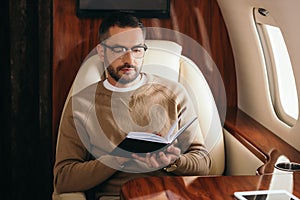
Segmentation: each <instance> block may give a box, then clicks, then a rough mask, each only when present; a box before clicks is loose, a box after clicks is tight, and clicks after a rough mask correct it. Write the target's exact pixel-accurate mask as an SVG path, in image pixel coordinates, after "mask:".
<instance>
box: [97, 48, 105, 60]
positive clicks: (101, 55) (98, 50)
mask: <svg viewBox="0 0 300 200" xmlns="http://www.w3.org/2000/svg"><path fill="white" fill-rule="evenodd" d="M97 53H98V56H99V58H100V60H101V62H104V48H103V46H102V45H101V44H98V45H97Z"/></svg>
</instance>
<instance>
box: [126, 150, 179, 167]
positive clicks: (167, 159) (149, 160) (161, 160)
mask: <svg viewBox="0 0 300 200" xmlns="http://www.w3.org/2000/svg"><path fill="white" fill-rule="evenodd" d="M180 154H181V150H180V149H179V148H178V147H175V146H173V145H171V146H169V147H168V148H167V149H166V150H165V151H161V152H159V153H147V154H146V156H145V157H140V156H138V155H137V154H132V157H133V158H135V159H137V160H139V161H142V162H144V163H146V164H147V165H148V166H149V167H150V168H162V167H165V166H167V165H169V164H172V163H173V162H175V161H176V160H177V159H178V158H179V156H180Z"/></svg>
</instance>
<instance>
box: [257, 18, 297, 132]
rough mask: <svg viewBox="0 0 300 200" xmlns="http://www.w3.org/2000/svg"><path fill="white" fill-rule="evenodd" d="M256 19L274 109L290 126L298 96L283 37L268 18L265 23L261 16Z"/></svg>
mask: <svg viewBox="0 0 300 200" xmlns="http://www.w3.org/2000/svg"><path fill="white" fill-rule="evenodd" d="M269 18H270V17H269ZM256 19H258V20H256V22H257V29H258V34H259V37H260V40H261V44H262V48H263V52H264V58H265V63H266V67H267V73H268V79H269V80H268V81H269V85H270V94H271V97H272V101H273V106H274V110H275V112H276V114H277V116H278V118H279V119H280V120H282V121H283V122H285V123H286V124H288V125H291V126H292V125H294V124H295V122H296V119H298V116H299V109H298V96H297V90H296V82H295V78H294V73H293V67H292V64H291V62H290V57H289V53H288V50H287V47H286V44H285V41H284V38H283V36H282V33H281V30H280V28H279V27H277V26H274V24H273V23H272V25H270V23H268V22H270V21H271V20H270V19H269V20H266V23H265V24H264V23H263V20H262V17H261V16H260V17H256ZM273 22H274V21H273Z"/></svg>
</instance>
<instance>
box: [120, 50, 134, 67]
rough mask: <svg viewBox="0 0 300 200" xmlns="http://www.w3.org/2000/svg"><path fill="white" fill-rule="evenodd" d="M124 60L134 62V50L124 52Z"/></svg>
mask: <svg viewBox="0 0 300 200" xmlns="http://www.w3.org/2000/svg"><path fill="white" fill-rule="evenodd" d="M122 60H123V61H124V62H127V63H130V64H131V63H133V62H134V57H133V55H132V51H127V52H125V53H124V55H123V56H122Z"/></svg>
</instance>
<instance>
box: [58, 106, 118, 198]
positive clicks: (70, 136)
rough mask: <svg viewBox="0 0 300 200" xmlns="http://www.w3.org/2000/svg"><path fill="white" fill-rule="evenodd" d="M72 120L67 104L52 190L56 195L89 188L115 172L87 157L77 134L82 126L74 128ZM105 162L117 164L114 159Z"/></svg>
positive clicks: (61, 128)
mask: <svg viewBox="0 0 300 200" xmlns="http://www.w3.org/2000/svg"><path fill="white" fill-rule="evenodd" d="M74 120H75V119H74V118H73V115H72V111H71V103H69V105H68V106H67V107H66V110H65V112H64V116H63V117H62V122H61V126H60V130H59V136H58V141H57V148H56V160H55V165H54V188H55V191H56V192H57V193H64V192H74V191H85V190H88V189H91V188H93V187H94V186H96V185H98V184H100V183H102V182H103V181H105V180H106V179H108V178H109V177H110V176H111V175H113V174H114V173H115V172H116V169H113V168H110V167H108V166H107V165H105V164H103V162H100V161H99V160H94V159H90V158H89V157H91V155H90V154H89V152H88V150H87V147H86V146H85V145H84V144H83V143H82V138H80V137H82V136H80V137H79V135H78V133H77V131H78V129H83V126H81V125H80V123H78V124H76V126H75V124H74ZM81 135H82V134H81ZM106 159H112V160H111V161H110V162H111V163H112V162H117V161H114V158H113V157H111V158H106ZM87 160H88V161H87ZM116 165H117V163H116Z"/></svg>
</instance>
